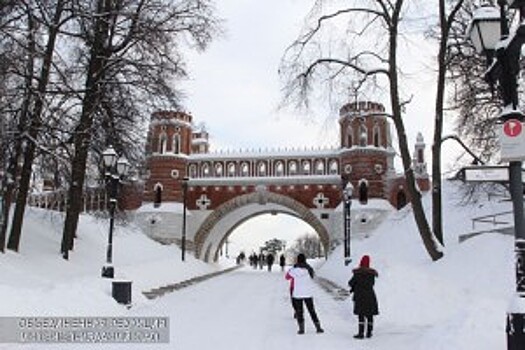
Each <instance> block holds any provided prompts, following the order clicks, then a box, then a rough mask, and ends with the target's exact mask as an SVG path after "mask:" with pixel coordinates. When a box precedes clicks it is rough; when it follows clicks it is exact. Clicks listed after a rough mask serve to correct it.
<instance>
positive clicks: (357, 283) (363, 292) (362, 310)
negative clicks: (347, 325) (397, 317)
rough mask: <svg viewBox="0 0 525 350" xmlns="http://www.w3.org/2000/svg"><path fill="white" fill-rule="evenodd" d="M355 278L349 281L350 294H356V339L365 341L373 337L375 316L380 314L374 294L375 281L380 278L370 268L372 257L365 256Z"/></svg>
mask: <svg viewBox="0 0 525 350" xmlns="http://www.w3.org/2000/svg"><path fill="white" fill-rule="evenodd" d="M352 272H353V276H352V278H351V279H350V281H348V285H349V286H350V293H354V296H353V298H352V299H353V301H354V314H355V315H357V317H358V321H359V325H358V332H357V334H356V335H354V338H357V339H363V338H364V335H365V326H366V337H367V338H370V337H371V336H372V331H373V330H374V316H375V315H378V314H379V307H378V303H377V297H376V293H375V292H374V283H375V279H376V278H377V277H378V273H377V271H376V270H374V269H372V268H371V267H370V257H369V256H368V255H364V256H363V257H362V258H361V262H360V263H359V267H358V268H355V269H354V270H353V271H352Z"/></svg>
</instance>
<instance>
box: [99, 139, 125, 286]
mask: <svg viewBox="0 0 525 350" xmlns="http://www.w3.org/2000/svg"><path fill="white" fill-rule="evenodd" d="M102 159H103V160H104V166H105V170H106V172H105V176H106V179H107V184H108V185H109V189H108V192H109V234H108V247H107V251H106V264H105V265H104V266H103V267H102V277H106V278H113V277H114V276H115V269H114V267H113V226H114V222H115V209H116V207H117V192H118V185H119V183H120V180H121V178H123V177H124V176H126V175H127V173H128V170H129V167H130V164H129V162H128V160H127V159H126V158H124V157H120V158H119V156H118V154H117V152H115V149H114V148H113V147H112V146H109V147H108V148H107V149H106V150H105V151H104V152H103V153H102ZM117 159H118V160H117Z"/></svg>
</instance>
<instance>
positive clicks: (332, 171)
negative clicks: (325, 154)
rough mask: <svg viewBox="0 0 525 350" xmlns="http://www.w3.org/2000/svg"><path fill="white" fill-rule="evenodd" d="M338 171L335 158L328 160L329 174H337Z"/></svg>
mask: <svg viewBox="0 0 525 350" xmlns="http://www.w3.org/2000/svg"><path fill="white" fill-rule="evenodd" d="M338 173H339V165H338V164H337V160H335V159H334V160H332V161H330V175H337V174H338Z"/></svg>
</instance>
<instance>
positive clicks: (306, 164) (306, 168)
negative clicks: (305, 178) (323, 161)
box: [303, 160, 311, 175]
mask: <svg viewBox="0 0 525 350" xmlns="http://www.w3.org/2000/svg"><path fill="white" fill-rule="evenodd" d="M310 168H311V167H310V162H309V161H307V160H305V161H303V174H304V175H310Z"/></svg>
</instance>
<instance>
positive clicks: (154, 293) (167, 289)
mask: <svg viewBox="0 0 525 350" xmlns="http://www.w3.org/2000/svg"><path fill="white" fill-rule="evenodd" d="M242 266H243V265H237V266H233V267H230V268H227V269H224V270H221V271H216V272H212V273H208V274H206V275H202V276H197V277H193V278H190V279H188V280H185V281H181V282H177V283H172V284H168V285H165V286H161V287H158V288H153V289H150V290H148V291H145V292H142V294H143V295H144V296H145V297H146V298H148V299H155V298H158V297H161V296H164V295H165V294H167V293H172V292H174V291H177V290H179V289H182V288H186V287H189V286H191V285H194V284H196V283H199V282H202V281H205V280H207V279H210V278H213V277H217V276H220V275H222V274H225V273H228V272H232V271H234V270H237V269H238V268H241V267H242Z"/></svg>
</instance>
